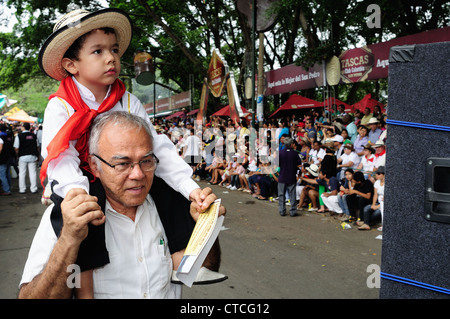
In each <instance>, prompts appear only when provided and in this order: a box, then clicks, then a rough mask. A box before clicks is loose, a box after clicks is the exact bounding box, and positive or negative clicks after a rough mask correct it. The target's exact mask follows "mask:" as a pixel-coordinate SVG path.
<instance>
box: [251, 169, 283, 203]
mask: <svg viewBox="0 0 450 319" xmlns="http://www.w3.org/2000/svg"><path fill="white" fill-rule="evenodd" d="M261 172H262V174H261V178H260V180H259V188H260V194H259V196H256V198H257V199H261V200H267V199H268V198H269V197H270V196H271V195H273V194H274V193H275V190H276V189H277V183H278V174H279V167H277V168H276V169H274V166H273V165H270V164H269V163H267V164H262V167H261Z"/></svg>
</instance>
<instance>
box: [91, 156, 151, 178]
mask: <svg viewBox="0 0 450 319" xmlns="http://www.w3.org/2000/svg"><path fill="white" fill-rule="evenodd" d="M92 155H94V156H95V157H97V158H98V159H99V160H101V161H102V162H103V163H105V164H106V165H108V166H109V167H112V168H114V170H115V171H116V172H117V173H125V172H130V171H131V170H132V169H133V168H134V165H136V164H138V165H139V167H140V168H141V170H143V171H144V172H150V171H153V170H155V169H156V165H157V164H158V163H159V159H158V158H157V157H156V155H155V154H153V153H151V154H150V155H149V156H150V158H149V159H145V160H142V161H139V162H136V163H133V162H121V163H117V164H114V165H112V164H110V163H108V162H107V161H105V160H104V159H103V158H101V157H100V156H98V155H97V154H92Z"/></svg>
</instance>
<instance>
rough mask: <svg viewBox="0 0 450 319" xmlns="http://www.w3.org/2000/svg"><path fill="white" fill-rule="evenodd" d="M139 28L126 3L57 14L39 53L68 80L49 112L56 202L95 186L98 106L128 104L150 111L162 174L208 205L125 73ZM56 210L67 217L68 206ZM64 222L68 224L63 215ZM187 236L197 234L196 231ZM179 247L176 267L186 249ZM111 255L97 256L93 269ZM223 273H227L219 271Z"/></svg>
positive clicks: (48, 174)
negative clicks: (92, 139)
mask: <svg viewBox="0 0 450 319" xmlns="http://www.w3.org/2000/svg"><path fill="white" fill-rule="evenodd" d="M131 36H132V24H131V21H130V18H129V17H128V15H126V14H125V13H124V12H123V11H121V10H118V9H103V10H100V11H97V12H93V13H91V12H88V11H85V10H75V11H72V12H70V13H68V14H66V15H64V16H63V17H61V18H60V19H59V20H58V21H57V22H56V24H55V27H54V30H53V33H52V34H51V35H50V37H49V38H48V39H47V40H46V41H45V43H44V45H43V47H42V48H41V51H40V54H39V65H40V67H41V69H42V70H43V71H44V72H45V73H46V74H47V75H48V76H50V77H52V78H53V79H56V80H58V81H61V84H60V86H59V88H58V90H57V92H56V93H54V94H52V95H51V96H50V98H49V100H50V101H49V103H48V106H47V108H46V111H45V115H44V123H43V127H44V131H43V142H42V156H43V158H44V162H43V164H42V169H41V174H40V179H41V183H44V181H45V179H46V178H47V179H48V182H49V184H51V185H52V191H53V197H52V199H54V200H53V201H54V202H55V204H56V205H55V206H57V205H58V203H60V202H61V201H62V199H63V198H64V197H65V195H66V194H67V192H68V191H69V190H70V189H72V188H79V189H83V190H84V191H85V192H86V193H89V192H90V177H89V176H90V174H89V168H88V165H87V162H88V161H87V157H88V145H87V141H88V134H89V128H90V125H91V123H92V121H93V119H94V118H95V117H96V116H97V115H98V114H101V113H105V112H114V111H125V112H130V113H133V114H136V115H139V116H141V117H143V118H144V119H145V120H147V121H148V123H149V125H150V127H151V130H152V133H153V134H152V135H153V144H154V145H153V148H154V151H155V155H156V156H157V157H158V158H159V160H160V165H158V168H157V170H156V175H157V176H159V177H160V178H162V179H163V180H164V181H165V182H166V183H167V184H168V185H169V186H170V187H171V188H173V189H174V190H176V191H177V192H179V193H181V194H182V195H183V196H184V197H185V198H187V199H189V200H192V201H196V202H197V203H198V204H199V207H200V209H201V210H203V211H204V210H206V208H207V207H202V205H201V204H202V202H203V198H200V192H201V190H200V188H199V186H198V185H197V184H196V183H195V182H194V181H193V180H192V178H191V176H192V169H191V168H190V167H189V165H187V164H186V163H185V162H184V161H183V160H182V159H181V158H180V156H178V154H177V152H176V150H175V147H174V145H173V143H172V142H171V141H170V140H169V139H168V138H167V137H166V136H165V135H164V134H162V135H158V134H157V133H156V131H155V129H154V127H153V125H152V124H151V122H150V120H149V117H148V115H147V113H146V111H145V109H144V108H143V106H142V104H141V102H140V101H139V100H138V99H137V98H136V97H135V96H134V95H132V94H131V93H129V92H127V91H126V89H125V85H124V84H123V83H122V82H121V81H120V80H119V79H118V77H119V74H120V70H121V65H120V58H121V56H122V55H123V54H124V52H125V51H126V49H127V47H128V45H129V43H130V41H131ZM118 133H119V134H120V132H118ZM55 216H56V217H57V218H60V219H61V218H62V217H61V216H60V212H59V215H58V214H57V213H55ZM52 218H53V214H52ZM104 221H105V217H104V216H103V218H102V219H101V220H98V221H96V222H93V224H94V225H101V224H103V223H104ZM59 223H60V224H62V220H60V221H59ZM54 228H55V227H54ZM93 229H94V230H95V227H90V232H91V231H94V230H93ZM55 231H57V229H56V228H55ZM57 235H59V233H58V234H57ZM185 236H187V238H189V236H190V234H185ZM88 238H89V235H88ZM171 253H172V254H173V255H172V256H173V264H174V268H175V269H176V268H177V266H178V264H179V262H180V261H181V258H182V256H183V249H180V250H177V252H171ZM107 262H108V261H104V260H103V261H101V262H99V264H93V265H92V266H91V269H90V270H92V268H96V267H99V266H102V265H103V264H105V263H107ZM217 276H218V277H219V279H221V278H224V277H225V276H223V275H221V274H218V273H217ZM88 278H89V277H88ZM91 280H92V276H91ZM91 293H92V292H91ZM86 296H92V295H89V294H88V295H86Z"/></svg>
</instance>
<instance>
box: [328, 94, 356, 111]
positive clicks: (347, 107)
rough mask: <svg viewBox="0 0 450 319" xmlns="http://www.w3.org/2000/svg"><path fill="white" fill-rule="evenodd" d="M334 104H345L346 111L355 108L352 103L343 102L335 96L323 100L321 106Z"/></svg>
mask: <svg viewBox="0 0 450 319" xmlns="http://www.w3.org/2000/svg"><path fill="white" fill-rule="evenodd" d="M333 104H336V106H339V105H341V104H343V105H344V107H345V111H346V112H351V111H352V110H353V108H352V106H351V105H350V104H347V103H345V102H342V101H341V100H338V99H336V98H333V97H329V98H327V99H326V100H325V101H323V102H322V103H321V105H320V106H323V107H325V106H331V105H333Z"/></svg>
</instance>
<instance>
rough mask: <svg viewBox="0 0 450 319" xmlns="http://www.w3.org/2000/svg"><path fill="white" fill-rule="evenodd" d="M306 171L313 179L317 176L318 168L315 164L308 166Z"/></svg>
mask: <svg viewBox="0 0 450 319" xmlns="http://www.w3.org/2000/svg"><path fill="white" fill-rule="evenodd" d="M306 170H307V171H308V172H309V173H310V174H311V175H312V176H314V177H317V176H319V166H317V165H316V164H311V165H309V167H307V168H306Z"/></svg>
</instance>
